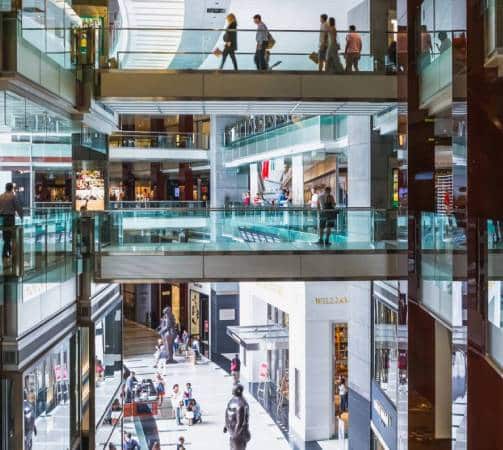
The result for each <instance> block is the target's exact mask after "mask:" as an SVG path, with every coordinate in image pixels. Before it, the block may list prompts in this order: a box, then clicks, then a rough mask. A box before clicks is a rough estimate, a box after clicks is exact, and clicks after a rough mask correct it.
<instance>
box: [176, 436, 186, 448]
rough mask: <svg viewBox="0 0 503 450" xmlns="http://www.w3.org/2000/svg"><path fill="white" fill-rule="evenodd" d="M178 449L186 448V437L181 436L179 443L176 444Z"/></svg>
mask: <svg viewBox="0 0 503 450" xmlns="http://www.w3.org/2000/svg"><path fill="white" fill-rule="evenodd" d="M176 450H185V438H184V437H183V436H180V437H179V438H178V444H176Z"/></svg>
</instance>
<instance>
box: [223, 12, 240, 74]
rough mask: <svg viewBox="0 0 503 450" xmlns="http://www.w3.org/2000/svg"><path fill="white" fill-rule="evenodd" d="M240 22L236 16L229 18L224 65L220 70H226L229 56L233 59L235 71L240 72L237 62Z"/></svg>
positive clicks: (225, 36)
mask: <svg viewBox="0 0 503 450" xmlns="http://www.w3.org/2000/svg"><path fill="white" fill-rule="evenodd" d="M237 27H238V22H237V20H236V16H235V15H234V14H232V13H231V14H229V15H228V16H227V28H226V29H225V34H224V51H223V54H222V63H221V64H220V69H223V68H224V64H225V60H226V59H227V56H230V57H231V60H232V65H233V66H234V70H238V62H237V60H236V50H237V49H238V33H237Z"/></svg>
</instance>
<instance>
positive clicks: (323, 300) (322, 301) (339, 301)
mask: <svg viewBox="0 0 503 450" xmlns="http://www.w3.org/2000/svg"><path fill="white" fill-rule="evenodd" d="M314 303H316V304H317V305H344V304H346V303H349V299H348V298H347V297H316V298H315V299H314Z"/></svg>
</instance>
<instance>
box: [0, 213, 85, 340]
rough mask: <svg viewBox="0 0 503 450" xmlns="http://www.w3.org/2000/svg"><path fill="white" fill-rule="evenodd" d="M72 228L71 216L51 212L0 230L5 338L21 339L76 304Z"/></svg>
mask: <svg viewBox="0 0 503 450" xmlns="http://www.w3.org/2000/svg"><path fill="white" fill-rule="evenodd" d="M75 225H76V222H75V215H74V214H73V213H72V212H71V211H68V210H65V209H52V210H31V211H29V212H28V214H27V215H25V217H24V218H23V219H22V220H19V219H18V220H17V222H16V224H15V225H13V226H7V225H4V224H3V223H2V225H1V226H0V229H1V230H2V233H1V238H0V247H1V249H2V258H1V260H0V275H3V276H4V277H5V278H4V282H5V285H4V287H5V289H7V290H8V296H7V297H8V298H9V301H8V302H6V305H5V306H6V311H5V318H6V324H5V327H6V330H7V334H8V335H9V336H19V335H21V334H23V333H24V332H26V331H28V330H30V329H31V328H33V327H34V326H36V325H37V324H38V323H40V322H41V321H43V320H44V319H46V318H48V317H51V316H52V315H53V314H55V313H56V312H57V311H59V310H61V309H62V308H64V307H65V306H67V305H69V304H71V303H73V302H75V300H76V284H75V275H76V273H77V263H76V259H75V252H74V232H75ZM4 292H7V291H4Z"/></svg>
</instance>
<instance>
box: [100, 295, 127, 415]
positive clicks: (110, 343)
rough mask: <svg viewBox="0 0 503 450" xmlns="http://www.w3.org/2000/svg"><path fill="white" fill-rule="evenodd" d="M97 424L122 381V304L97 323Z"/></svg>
mask: <svg viewBox="0 0 503 450" xmlns="http://www.w3.org/2000/svg"><path fill="white" fill-rule="evenodd" d="M94 346H95V363H94V366H95V367H94V370H95V374H96V376H95V380H96V385H95V398H96V400H95V405H96V414H95V418H96V425H98V423H100V422H101V421H102V420H107V419H108V418H107V417H104V414H105V412H106V411H107V409H108V407H109V402H110V399H111V398H112V396H113V395H114V394H115V393H116V391H117V389H118V388H119V386H120V384H121V381H122V306H121V305H119V306H117V307H116V308H114V309H113V310H112V311H110V312H109V313H108V314H107V315H106V316H105V317H104V318H103V319H101V320H99V321H98V322H97V323H96V325H95V337H94Z"/></svg>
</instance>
